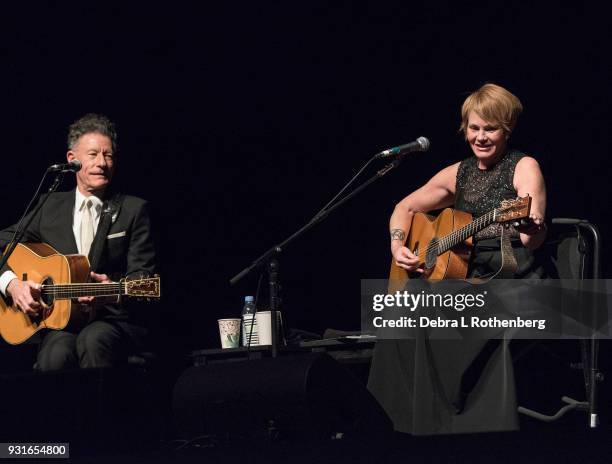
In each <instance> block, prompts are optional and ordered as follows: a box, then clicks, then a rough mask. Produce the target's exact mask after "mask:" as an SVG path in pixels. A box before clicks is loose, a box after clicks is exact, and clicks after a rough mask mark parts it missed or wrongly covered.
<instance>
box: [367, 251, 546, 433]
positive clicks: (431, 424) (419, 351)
mask: <svg viewBox="0 0 612 464" xmlns="http://www.w3.org/2000/svg"><path fill="white" fill-rule="evenodd" d="M513 245H515V248H514V252H515V256H516V258H517V262H518V265H519V268H518V270H517V273H516V277H518V278H542V277H543V270H542V267H541V266H539V265H538V264H537V263H536V260H535V259H534V256H533V255H532V254H531V253H530V252H529V251H528V250H526V249H525V248H523V247H522V246H520V244H515V243H513ZM500 265H501V256H500V253H499V245H498V243H491V242H490V241H487V242H482V243H480V244H479V247H478V248H477V249H476V252H475V253H474V258H473V260H472V263H471V264H470V276H472V277H477V276H483V275H485V274H486V273H487V272H489V271H490V270H491V269H493V270H496V269H498V268H499V266H500ZM368 388H369V390H370V391H371V392H372V394H373V395H374V396H375V397H376V398H377V400H378V401H379V403H380V404H381V406H382V407H383V408H384V409H385V411H386V412H387V414H388V415H389V417H390V418H391V420H392V421H393V424H394V427H395V430H397V431H399V432H405V433H411V434H416V435H428V434H438V433H471V432H485V431H510V430H517V429H518V424H519V422H518V414H517V401H516V388H515V382H514V370H513V367H512V356H511V353H510V340H506V339H493V340H486V339H484V340H483V339H481V340H471V339H462V340H439V339H438V340H430V339H429V338H428V336H427V332H426V331H425V330H421V331H419V332H417V334H416V338H414V339H410V340H380V341H378V342H377V344H376V347H375V350H374V356H373V360H372V367H371V369H370V377H369V381H368Z"/></svg>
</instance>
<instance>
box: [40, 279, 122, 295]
mask: <svg viewBox="0 0 612 464" xmlns="http://www.w3.org/2000/svg"><path fill="white" fill-rule="evenodd" d="M42 293H43V295H50V296H52V297H54V298H56V299H68V298H78V297H81V296H117V295H125V294H126V288H125V282H112V283H108V284H103V283H80V284H57V285H43V287H42Z"/></svg>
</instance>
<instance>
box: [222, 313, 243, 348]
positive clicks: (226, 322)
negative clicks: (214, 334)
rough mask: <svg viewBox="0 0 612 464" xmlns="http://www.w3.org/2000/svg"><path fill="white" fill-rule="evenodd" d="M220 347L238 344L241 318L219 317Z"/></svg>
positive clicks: (230, 346)
mask: <svg viewBox="0 0 612 464" xmlns="http://www.w3.org/2000/svg"><path fill="white" fill-rule="evenodd" d="M218 322H219V337H220V338H221V348H237V347H238V346H239V345H240V323H241V322H242V321H241V319H219V320H218Z"/></svg>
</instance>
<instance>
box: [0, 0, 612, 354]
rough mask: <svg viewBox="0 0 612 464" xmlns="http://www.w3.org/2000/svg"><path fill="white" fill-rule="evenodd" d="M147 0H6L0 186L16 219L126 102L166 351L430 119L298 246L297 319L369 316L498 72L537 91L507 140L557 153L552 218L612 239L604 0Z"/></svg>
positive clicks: (287, 302) (127, 158)
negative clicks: (367, 309)
mask: <svg viewBox="0 0 612 464" xmlns="http://www.w3.org/2000/svg"><path fill="white" fill-rule="evenodd" d="M144 5H145V4H142V6H136V5H131V4H129V3H128V2H123V3H122V4H119V3H117V4H113V3H109V2H92V3H91V4H88V5H85V4H78V5H72V6H67V5H66V4H64V2H45V3H44V4H34V3H32V4H30V3H28V4H27V5H24V6H23V7H12V8H8V9H6V10H5V11H4V12H3V14H2V16H1V19H0V30H1V31H2V32H1V33H0V34H2V40H0V57H1V73H0V80H1V82H2V90H3V92H2V96H3V98H2V100H1V101H2V105H1V106H0V114H1V117H2V120H1V122H2V125H1V130H2V135H3V139H2V141H3V143H2V148H3V153H4V156H3V157H2V160H3V161H2V173H3V176H2V181H3V182H2V188H1V189H0V200H1V202H2V223H3V224H2V225H3V226H5V225H8V224H10V223H12V222H14V221H15V220H16V219H17V218H18V216H19V213H20V212H21V210H22V208H23V207H24V205H25V203H26V201H27V199H28V198H29V197H30V195H31V194H32V192H33V191H34V189H35V187H36V185H37V183H38V180H39V177H40V175H41V174H42V173H43V171H44V169H45V167H46V166H48V165H49V164H51V163H54V162H60V161H61V160H62V159H63V158H64V156H65V150H66V149H65V133H66V128H67V126H68V124H69V123H70V122H71V121H73V120H74V119H76V118H77V117H79V116H81V115H82V114H84V113H86V112H90V111H96V112H102V113H105V114H108V115H109V116H110V117H111V118H113V119H114V120H115V121H116V122H117V125H118V129H119V131H120V145H121V153H120V161H119V166H118V176H117V179H116V182H117V184H118V185H119V186H120V188H121V189H122V190H123V191H125V192H126V193H129V194H134V195H138V196H142V197H144V198H147V199H149V200H150V201H151V203H152V205H153V211H154V216H155V223H156V230H157V243H158V248H159V252H160V270H161V273H162V276H163V293H164V299H163V308H162V316H163V319H162V321H163V324H162V329H163V331H162V332H163V334H164V335H165V336H166V337H168V341H167V342H164V344H163V345H162V346H161V347H160V349H162V350H170V349H173V350H179V351H181V350H186V349H189V348H201V347H211V346H217V345H218V336H217V332H216V319H217V318H219V317H231V316H238V315H239V313H240V310H241V306H242V298H243V296H244V295H245V294H252V293H254V291H255V287H256V281H257V276H256V275H253V276H250V277H248V278H246V279H245V280H244V281H242V282H241V283H240V284H239V285H237V286H235V287H230V285H229V282H228V281H229V278H230V277H231V276H232V275H234V274H235V273H237V272H239V271H240V270H241V269H242V268H243V267H245V266H246V265H247V264H249V263H250V262H251V261H252V260H253V259H254V258H256V257H257V256H258V255H259V254H260V253H262V252H263V251H265V250H266V249H268V248H269V247H271V246H272V245H273V244H274V243H276V242H279V241H281V240H282V239H284V238H285V237H286V236H288V235H289V234H291V233H292V232H293V231H295V230H296V229H297V228H299V227H300V226H302V225H303V224H304V223H305V222H306V221H307V220H308V219H309V218H310V217H311V216H312V215H313V214H314V213H315V212H317V211H318V209H319V208H320V207H321V206H323V205H324V204H325V203H326V202H327V200H329V199H330V198H331V196H332V195H333V194H334V193H335V192H336V191H337V190H338V189H339V188H340V187H341V186H342V185H343V184H344V183H345V182H346V181H347V180H348V179H349V178H350V177H351V176H352V175H353V174H354V173H355V172H356V171H357V169H358V168H359V167H360V166H361V164H362V163H364V162H365V161H366V160H367V159H368V158H369V157H370V156H371V155H372V154H374V153H376V152H377V151H379V150H381V149H384V148H388V147H390V146H393V145H397V144H401V143H407V142H409V141H412V140H414V139H416V138H417V137H418V136H422V135H423V136H426V137H428V138H430V140H431V143H432V147H431V150H430V151H429V152H428V153H424V154H418V155H415V156H413V157H410V158H408V159H407V160H406V162H405V163H404V164H403V165H402V166H401V168H400V169H398V170H397V171H395V172H394V173H392V174H391V175H389V176H387V177H386V178H385V179H384V180H383V181H382V182H379V183H377V184H375V185H374V186H372V187H370V188H369V189H368V190H366V191H365V192H363V193H362V194H361V195H360V196H358V197H356V198H355V199H353V200H352V201H351V203H350V204H348V205H346V206H345V207H343V208H342V209H341V210H339V211H338V212H337V213H336V214H335V215H334V216H333V217H331V218H330V219H329V220H328V221H326V222H325V223H324V224H321V225H319V226H317V227H316V228H315V229H314V230H312V231H311V232H310V233H308V234H307V235H306V236H304V237H302V238H301V239H300V240H299V241H297V242H295V243H293V244H292V245H291V246H290V247H289V248H288V249H287V250H286V252H285V253H284V254H283V255H282V258H281V259H282V274H281V278H282V284H283V298H284V316H285V319H286V321H287V323H288V325H290V326H292V327H298V328H301V329H305V330H310V331H314V332H321V331H322V330H323V329H325V328H326V327H333V328H338V329H346V330H350V329H358V324H359V291H360V279H362V278H384V277H385V276H386V274H387V271H388V266H389V259H390V255H389V251H388V247H389V245H388V232H387V221H388V217H389V215H390V213H391V211H392V210H393V207H394V205H395V203H396V202H398V201H399V200H400V199H401V198H402V197H403V196H404V195H406V194H407V193H409V192H410V191H412V190H413V189H415V188H416V187H418V186H420V185H422V184H423V183H424V182H425V181H426V180H427V179H428V178H429V177H430V176H431V175H433V174H434V173H435V172H436V171H437V170H439V169H441V168H442V167H444V166H446V165H448V164H451V163H453V162H456V161H458V160H460V159H462V158H464V157H467V156H469V155H470V152H469V149H468V148H467V146H466V145H465V143H464V142H463V140H462V137H461V136H460V134H459V133H458V126H459V108H460V105H461V102H462V101H463V99H464V98H465V96H466V95H467V94H468V93H469V92H470V91H472V90H475V89H476V88H478V87H479V86H480V85H482V84H483V83H485V82H489V81H490V82H496V83H499V84H501V85H503V86H506V87H507V88H509V89H510V90H511V91H512V92H514V93H515V94H516V95H518V96H519V97H520V98H521V99H522V101H523V103H524V106H525V112H524V114H523V116H522V118H521V119H520V121H519V125H518V127H517V129H516V132H515V134H514V136H513V137H512V141H513V142H514V146H516V147H517V148H520V149H522V150H524V151H527V152H528V153H531V154H533V155H534V156H535V157H536V158H537V159H538V160H539V161H540V163H541V166H542V169H543V171H544V174H545V177H546V181H547V187H548V198H549V208H548V214H547V215H548V217H549V218H550V217H554V216H573V217H581V218H587V219H590V220H592V221H593V222H594V223H596V224H598V225H599V226H600V227H601V229H602V231H603V236H604V240H605V242H606V243H608V241H609V240H610V234H611V233H612V228H611V224H610V219H609V211H610V206H611V204H610V203H611V202H610V188H609V184H610V180H609V172H608V166H609V162H608V159H609V157H610V154H611V153H612V151H611V147H610V135H609V134H610V100H611V99H610V96H611V95H612V90H611V89H610V83H611V82H612V81H611V79H610V78H611V77H612V76H611V74H612V73H611V69H610V58H609V56H610V45H611V43H612V39H611V38H610V34H609V30H611V29H610V24H609V21H610V20H609V17H610V16H609V15H608V14H607V12H606V11H604V10H603V9H602V7H599V6H596V5H595V4H582V3H581V2H578V3H576V4H574V5H571V6H568V5H566V4H565V2H563V3H562V2H559V3H558V4H556V5H555V4H548V5H541V4H540V2H528V3H525V4H523V2H499V1H497V2H471V1H470V2H455V1H429V2H397V3H384V2H369V3H366V2H322V1H321V2H319V1H308V2H280V1H277V2H207V3H206V4H204V3H202V2H192V3H182V2H165V3H161V4H159V5H157V6H153V5H152V4H147V5H146V8H145V6H144ZM378 167H379V166H373V170H371V171H369V173H370V174H371V173H373V172H374V168H378ZM70 187H72V184H70V183H67V185H66V188H70ZM608 250H610V246H607V247H606V252H605V256H606V258H610V252H609V251H608ZM604 272H606V275H607V274H609V272H610V268H609V266H606V267H605V268H604ZM171 347H173V348H171Z"/></svg>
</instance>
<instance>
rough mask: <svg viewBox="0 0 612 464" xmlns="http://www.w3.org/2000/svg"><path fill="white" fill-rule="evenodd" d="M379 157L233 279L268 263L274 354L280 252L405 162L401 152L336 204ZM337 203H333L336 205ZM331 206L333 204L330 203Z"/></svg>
mask: <svg viewBox="0 0 612 464" xmlns="http://www.w3.org/2000/svg"><path fill="white" fill-rule="evenodd" d="M377 158H379V155H378V154H377V155H375V156H374V157H372V158H371V159H370V160H369V161H368V162H367V163H366V164H365V165H364V166H363V167H362V168H361V169H360V170H359V172H358V173H357V174H356V175H355V176H354V177H353V178H352V179H351V180H350V181H349V182H348V184H346V185H345V186H344V187H343V188H342V190H340V192H338V194H337V195H336V196H335V197H334V198H333V199H332V200H331V201H330V202H329V203H328V204H327V205H326V206H324V207H323V209H322V210H321V211H319V212H318V213H317V214H316V215H315V216H314V217H313V218H312V219H311V220H310V221H309V222H308V223H307V224H306V225H305V226H303V227H302V228H301V229H299V230H298V231H296V232H295V233H293V234H292V235H291V236H289V237H288V238H286V239H285V240H283V241H282V242H281V243H279V244H277V245H274V246H273V247H272V248H270V249H269V250H268V251H266V252H265V253H264V254H262V255H261V256H260V257H259V258H257V259H256V260H255V261H254V262H253V263H252V264H251V265H250V266H248V267H246V268H245V269H243V270H242V271H240V272H239V273H238V274H236V275H235V276H234V277H232V278H231V279H230V284H232V285H234V284H235V283H237V282H238V281H240V280H241V279H242V278H243V277H245V276H247V275H248V274H250V273H251V272H252V271H253V270H254V269H258V268H263V267H264V266H265V267H266V268H267V270H268V276H269V279H268V280H269V289H270V290H269V292H270V324H271V333H272V357H276V356H277V354H278V332H277V319H276V317H277V316H276V314H277V311H279V309H280V298H279V285H278V274H279V267H280V266H279V263H278V259H277V258H278V255H280V253H281V252H282V251H283V250H284V249H285V247H286V246H287V245H289V244H290V243H291V242H293V241H294V240H295V239H297V238H298V237H299V236H301V235H302V234H303V233H305V232H306V231H308V230H310V229H311V228H312V227H314V226H315V225H316V224H318V223H319V222H321V221H323V220H324V219H325V218H326V217H327V216H329V214H330V213H331V212H332V211H334V210H335V209H336V208H338V207H339V206H341V205H342V204H344V203H345V202H347V201H348V200H350V199H351V198H353V197H354V196H355V195H357V194H358V193H359V192H361V191H362V190H364V189H365V188H366V187H367V186H369V185H370V184H371V183H373V182H374V181H376V180H377V179H379V178H381V177H383V176H384V175H385V174H387V173H388V172H389V171H391V170H392V169H394V168H396V167H398V166H399V165H400V163H401V162H402V159H403V156H401V155H398V156H396V157H395V159H394V160H393V161H392V162H391V163H389V164H387V165H386V166H385V167H384V168H382V169H380V170H379V171H378V172H377V173H376V174H375V175H373V176H372V177H371V178H370V179H368V180H367V181H365V182H364V183H363V184H361V185H360V186H358V187H357V188H355V189H354V190H353V191H352V192H350V193H348V194H347V195H346V196H344V197H342V198H341V199H340V200H338V201H337V202H336V203H334V201H335V200H336V199H337V198H338V197H339V196H340V195H341V194H342V193H343V192H344V191H345V190H346V189H347V188H348V186H349V185H350V184H351V183H352V182H353V181H354V180H355V179H356V178H357V176H359V174H360V173H361V172H362V171H363V170H364V169H365V168H366V167H367V166H368V165H369V164H370V163H371V162H372V161H373V160H375V159H377ZM332 203H333V204H332ZM330 205H331V206H330Z"/></svg>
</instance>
